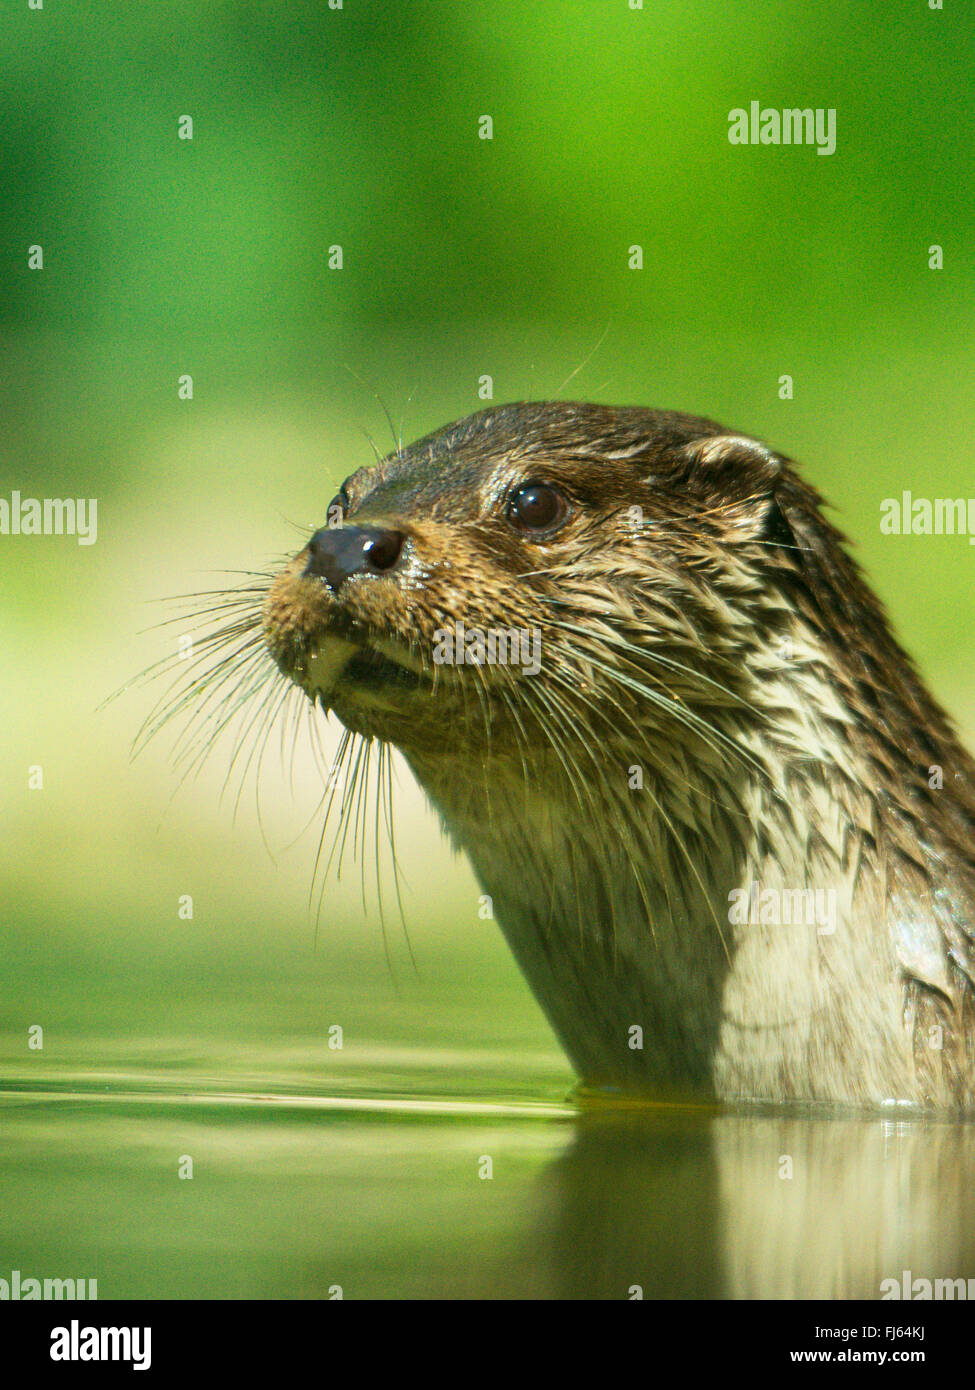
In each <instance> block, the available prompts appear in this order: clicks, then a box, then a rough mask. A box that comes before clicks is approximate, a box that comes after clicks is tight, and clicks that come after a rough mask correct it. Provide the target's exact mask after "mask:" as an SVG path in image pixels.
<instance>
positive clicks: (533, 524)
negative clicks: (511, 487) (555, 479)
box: [507, 483, 569, 531]
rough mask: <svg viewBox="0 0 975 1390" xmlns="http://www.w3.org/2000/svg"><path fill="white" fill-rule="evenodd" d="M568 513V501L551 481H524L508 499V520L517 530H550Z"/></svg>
mask: <svg viewBox="0 0 975 1390" xmlns="http://www.w3.org/2000/svg"><path fill="white" fill-rule="evenodd" d="M568 514H569V504H568V502H566V500H565V498H564V497H563V496H562V494H561V492H559V490H558V488H555V487H552V485H551V483H525V484H524V485H523V486H522V487H520V488H517V489H516V490H515V491H514V492H513V493H512V494H511V497H510V499H509V501H508V511H507V517H508V520H509V521H510V522H511V525H512V526H514V527H516V528H517V530H519V531H551V530H552V528H553V527H555V526H558V524H559V522H561V521H564V520H565V518H566V517H567V516H568Z"/></svg>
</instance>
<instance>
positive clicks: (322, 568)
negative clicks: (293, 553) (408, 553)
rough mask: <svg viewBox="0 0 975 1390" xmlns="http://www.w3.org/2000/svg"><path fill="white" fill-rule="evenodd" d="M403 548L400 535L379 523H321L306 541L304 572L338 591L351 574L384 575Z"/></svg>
mask: <svg viewBox="0 0 975 1390" xmlns="http://www.w3.org/2000/svg"><path fill="white" fill-rule="evenodd" d="M402 548H403V535H402V533H401V532H399V531H387V530H386V529H384V528H383V527H381V526H323V527H322V529H321V530H320V531H316V532H315V534H314V535H313V536H312V538H311V540H310V541H309V542H308V563H307V564H306V565H305V574H306V575H313V576H315V577H317V578H318V579H324V580H325V582H326V584H328V585H329V587H330V588H332V589H334V591H335V592H336V593H338V591H339V589H341V587H342V585H343V584H344V583H345V581H346V580H347V579H351V578H352V576H353V575H354V574H384V573H385V572H386V571H387V570H390V569H392V568H393V566H394V565H395V564H396V561H397V560H398V559H399V555H400V551H401V550H402Z"/></svg>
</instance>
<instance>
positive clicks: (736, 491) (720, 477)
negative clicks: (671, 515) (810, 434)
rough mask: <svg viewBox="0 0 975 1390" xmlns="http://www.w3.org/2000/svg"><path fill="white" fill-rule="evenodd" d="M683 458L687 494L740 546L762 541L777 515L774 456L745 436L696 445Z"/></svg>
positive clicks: (779, 473)
mask: <svg viewBox="0 0 975 1390" xmlns="http://www.w3.org/2000/svg"><path fill="white" fill-rule="evenodd" d="M681 454H682V460H683V463H684V474H683V477H684V481H685V482H686V485H687V487H688V489H689V490H692V491H693V492H694V493H696V494H697V495H698V496H701V497H703V498H704V499H706V502H707V505H708V506H709V507H710V508H713V514H714V515H716V516H720V519H721V522H722V524H724V525H726V526H730V527H731V528H732V529H733V530H734V531H735V533H736V534H737V535H738V536H739V537H740V538H741V539H742V540H757V539H760V538H761V537H763V536H764V535H765V533H766V530H767V527H768V524H769V520H770V517H771V516H772V514H773V513H774V512H775V511H776V505H775V485H776V483H777V482H778V480H779V478H780V477H781V476H782V468H783V464H782V459H781V458H780V457H779V456H778V454H773V453H772V451H771V450H770V449H767V448H766V447H765V445H764V444H760V443H759V442H758V440H757V439H749V438H748V437H747V435H743V434H718V435H710V436H709V437H707V438H704V439H695V440H693V441H692V442H691V443H690V444H687V445H685V447H684V448H683V449H682V450H681Z"/></svg>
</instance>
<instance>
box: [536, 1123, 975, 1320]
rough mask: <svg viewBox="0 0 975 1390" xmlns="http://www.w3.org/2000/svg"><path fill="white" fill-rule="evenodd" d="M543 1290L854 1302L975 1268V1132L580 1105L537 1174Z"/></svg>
mask: <svg viewBox="0 0 975 1390" xmlns="http://www.w3.org/2000/svg"><path fill="white" fill-rule="evenodd" d="M544 1186H545V1189H546V1191H545V1202H546V1207H547V1214H546V1216H545V1217H544V1218H543V1223H542V1224H543V1226H547V1227H548V1228H549V1234H550V1248H551V1252H552V1254H551V1272H552V1276H553V1278H552V1283H553V1293H554V1294H555V1295H556V1296H558V1297H568V1298H627V1297H632V1296H633V1291H634V1286H637V1287H638V1288H640V1289H642V1292H643V1296H644V1297H646V1298H715V1297H725V1298H789V1299H791V1298H844V1299H848V1298H863V1299H874V1298H879V1297H880V1296H881V1281H882V1280H884V1279H888V1278H893V1279H896V1280H897V1282H898V1284H899V1285H900V1284H901V1282H902V1278H903V1272H904V1271H905V1270H909V1271H911V1273H912V1275H913V1277H915V1278H925V1279H935V1278H940V1279H948V1278H951V1279H960V1278H963V1279H969V1278H973V1277H975V1126H973V1125H972V1124H964V1123H956V1122H950V1121H934V1120H926V1119H920V1118H910V1119H908V1118H897V1119H886V1118H876V1117H874V1116H869V1117H865V1116H853V1117H851V1116H837V1117H832V1118H830V1117H826V1116H820V1115H813V1116H809V1115H783V1114H777V1115H775V1114H753V1113H746V1114H714V1115H709V1114H707V1113H706V1112H693V1111H687V1112H680V1111H666V1110H656V1111H646V1112H643V1113H640V1112H636V1113H625V1112H624V1113H617V1114H613V1113H606V1112H604V1111H603V1112H597V1113H593V1114H583V1115H581V1116H580V1117H579V1119H578V1121H577V1124H576V1135H575V1139H574V1142H573V1143H572V1145H571V1146H570V1147H569V1148H568V1149H567V1151H566V1152H565V1153H564V1154H563V1155H562V1156H561V1157H560V1158H558V1159H557V1160H556V1161H555V1162H554V1163H553V1164H552V1165H551V1168H550V1169H549V1171H548V1172H547V1173H546V1175H545V1179H544Z"/></svg>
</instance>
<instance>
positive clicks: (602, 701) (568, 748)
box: [264, 404, 781, 795]
mask: <svg viewBox="0 0 975 1390" xmlns="http://www.w3.org/2000/svg"><path fill="white" fill-rule="evenodd" d="M780 469H781V463H780V461H779V460H778V459H777V458H776V457H775V456H774V455H772V454H771V453H770V452H769V451H768V450H767V449H766V448H765V447H764V446H763V445H761V444H759V443H758V442H756V441H754V440H749V439H745V438H742V437H741V436H736V435H729V434H727V433H725V432H723V431H722V430H721V429H720V427H719V426H717V425H714V424H712V423H711V422H709V421H706V420H701V419H696V418H692V417H688V416H681V415H676V414H669V413H665V412H654V411H648V410H642V409H610V408H606V407H602V406H592V405H576V404H527V405H511V406H503V407H499V408H495V409H490V410H486V411H483V412H480V413H479V414H476V415H473V416H470V417H469V418H468V419H465V420H462V421H460V422H459V423H457V424H455V425H451V426H449V427H448V428H446V429H443V430H440V431H438V432H437V433H436V434H433V435H431V436H429V437H427V438H424V439H421V440H420V441H419V442H418V443H415V444H414V445H412V446H411V447H410V448H408V449H406V450H404V451H402V452H398V453H396V454H394V455H391V456H390V457H388V458H386V459H384V460H382V461H381V462H380V463H378V464H377V465H376V466H374V467H371V468H364V469H360V470H359V471H358V472H357V473H354V474H353V475H352V476H351V477H350V478H348V479H347V480H346V482H345V483H344V484H343V486H342V488H341V490H340V492H339V495H338V496H337V497H336V498H335V500H334V502H333V503H332V504H331V505H330V507H329V508H328V511H327V514H326V517H325V518H324V521H325V524H324V525H323V526H322V528H321V529H320V530H317V531H316V532H315V534H314V535H313V536H312V537H311V539H310V541H309V542H308V544H307V545H306V546H305V547H304V549H303V550H302V551H301V552H300V553H299V554H298V555H296V556H295V557H294V559H293V560H292V561H291V562H290V563H289V564H288V565H287V566H286V567H285V569H284V570H283V571H282V572H281V573H280V574H279V575H278V576H277V578H276V580H275V581H274V583H273V585H272V587H271V589H270V592H269V594H268V596H267V601H266V604H265V610H264V630H265V636H266V640H267V644H268V647H269V649H270V651H271V653H272V654H273V656H274V658H275V660H276V661H277V663H278V665H279V666H280V668H281V669H282V670H283V671H284V672H285V674H286V675H288V676H289V677H290V678H291V679H293V680H294V681H295V682H296V683H297V684H299V685H300V686H301V687H302V689H304V690H305V691H306V692H307V694H308V695H309V696H310V697H311V698H312V699H313V700H315V701H317V702H319V703H320V704H322V705H323V706H325V707H326V708H329V709H332V710H334V711H335V713H336V714H337V715H338V717H339V719H340V720H341V721H342V723H343V724H345V725H346V726H347V728H349V729H350V730H353V731H355V732H357V733H361V734H363V735H366V736H372V737H377V738H380V739H382V740H384V741H387V742H391V743H393V744H394V745H396V746H397V747H399V748H400V749H401V750H402V751H403V752H404V753H405V754H406V756H407V758H408V759H409V760H410V761H411V763H413V764H414V765H417V764H422V765H424V766H426V767H427V768H428V770H429V778H432V779H433V780H434V781H436V780H444V778H446V777H449V776H450V775H451V772H450V770H451V769H452V770H453V773H452V775H453V777H454V780H455V781H456V782H457V783H458V787H457V788H456V790H457V791H458V794H462V793H461V789H470V788H471V787H472V784H473V783H479V782H480V781H481V780H482V779H483V778H485V777H486V778H487V779H488V781H489V782H491V781H493V783H494V785H495V786H497V785H498V779H502V780H503V778H504V775H505V770H507V771H508V772H510V774H511V775H512V776H513V777H514V778H515V779H520V780H521V781H522V782H524V781H525V778H526V773H527V774H528V775H529V777H530V776H531V773H532V771H533V770H534V771H537V773H538V774H539V777H547V778H548V785H549V787H551V786H552V780H553V779H555V781H558V780H559V778H560V777H561V779H562V780H563V781H565V780H568V781H569V782H571V783H575V784H577V785H576V787H575V793H574V794H575V795H578V783H579V781H580V779H581V780H582V781H585V780H586V778H587V776H588V775H589V774H587V771H586V764H587V763H588V762H590V761H591V759H592V755H593V753H595V754H597V756H598V755H599V754H600V743H601V741H602V745H603V749H605V747H606V741H607V740H609V741H612V742H616V743H618V742H620V740H621V739H622V740H624V741H625V740H626V739H627V738H628V739H629V743H630V744H631V745H632V744H633V742H634V734H633V728H634V727H637V728H638V729H639V730H640V731H641V732H642V733H644V734H646V735H647V737H648V740H649V743H650V744H651V745H652V743H653V741H654V740H653V738H652V733H653V731H654V730H656V731H657V732H658V734H659V741H660V743H661V745H665V744H668V743H669V744H670V745H671V749H670V751H671V753H672V752H673V746H672V745H673V740H674V731H675V728H677V729H680V730H683V733H684V735H685V736H686V738H687V739H689V740H691V741H692V742H694V743H695V745H696V746H698V747H699V748H700V750H701V752H702V755H703V756H704V757H705V759H706V758H707V756H708V753H707V750H708V747H709V746H710V747H711V748H712V755H713V749H714V748H715V747H717V746H719V745H720V740H721V737H722V735H721V734H720V733H719V732H715V731H712V730H711V723H712V720H713V717H714V715H715V712H716V711H721V710H724V711H727V709H728V707H729V705H732V706H737V707H742V706H743V705H744V704H745V703H746V701H745V700H744V699H743V690H742V685H743V671H742V665H741V657H742V652H741V650H740V649H739V647H738V644H737V642H736V637H735V633H736V628H735V626H734V624H732V623H730V622H729V614H730V613H732V612H741V614H742V619H741V623H740V630H741V631H742V632H745V633H749V635H750V629H749V624H748V622H747V621H746V619H747V610H748V606H749V601H750V598H751V597H752V595H753V593H754V591H755V590H756V588H757V585H756V582H755V581H753V580H750V579H749V568H748V563H749V562H748V555H749V554H751V555H753V556H754V555H758V554H760V551H761V544H762V542H764V541H765V540H767V539H768V538H769V536H770V534H771V532H772V530H774V528H775V525H776V523H777V522H780V521H781V518H780V517H779V516H778V513H777V512H776V509H775V506H774V501H773V492H774V485H775V481H776V479H777V477H778V475H779V472H780ZM690 650H692V651H693V652H694V661H693V663H690V664H689V663H688V652H689V651H690ZM648 700H649V701H650V704H651V708H650V709H649V710H648V708H647V701H648ZM637 707H639V709H638V712H637ZM634 719H636V720H637V724H636V725H635V726H634V724H633V721H634ZM627 721H630V723H629V724H628V723H627ZM583 731H584V732H583ZM638 741H639V740H638ZM580 742H581V743H582V744H584V745H586V747H584V748H579V747H576V746H575V745H577V744H579V743H580ZM633 751H634V753H639V752H642V751H644V750H643V749H642V748H638V749H635V750H633ZM629 761H632V759H630V760H629ZM623 766H624V767H625V763H624V764H623ZM604 770H605V769H604ZM616 770H617V771H618V770H619V769H618V768H617V769H616Z"/></svg>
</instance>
